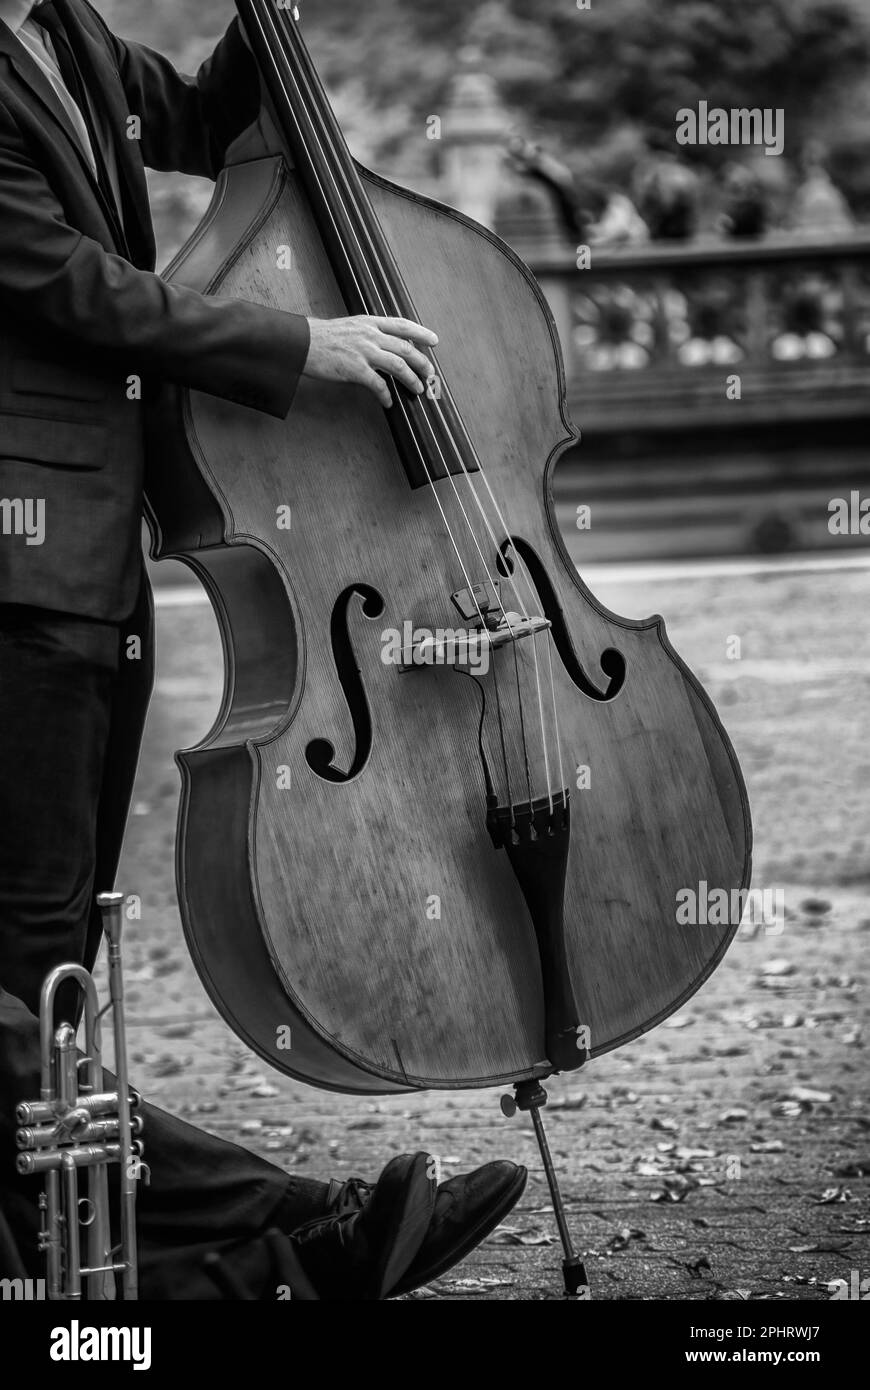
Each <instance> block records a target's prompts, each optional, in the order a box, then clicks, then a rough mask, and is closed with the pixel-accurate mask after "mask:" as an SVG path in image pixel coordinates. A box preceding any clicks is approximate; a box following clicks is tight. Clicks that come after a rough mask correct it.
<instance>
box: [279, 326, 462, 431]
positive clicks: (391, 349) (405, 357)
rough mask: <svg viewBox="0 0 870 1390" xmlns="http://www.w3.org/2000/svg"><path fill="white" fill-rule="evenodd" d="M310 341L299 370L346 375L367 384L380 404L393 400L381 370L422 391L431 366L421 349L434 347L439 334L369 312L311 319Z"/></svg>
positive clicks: (333, 377)
mask: <svg viewBox="0 0 870 1390" xmlns="http://www.w3.org/2000/svg"><path fill="white" fill-rule="evenodd" d="M308 324H309V327H310V329H311V345H310V347H309V349H308V356H307V358H306V359H305V366H304V367H303V368H302V375H303V376H312V377H317V378H318V379H319V380H320V381H350V382H355V383H356V384H357V385H359V386H367V387H368V389H369V390H370V391H372V392H374V394H375V395H376V396H377V398H378V400H379V401H380V403H381V405H382V406H384V407H385V408H386V407H389V406H391V405H392V403H393V402H392V397H391V396H390V392H389V388H388V387H387V383H386V382H385V381H384V378H383V376H382V375H381V373H386V375H387V376H392V377H395V379H396V381H400V382H401V383H402V385H403V386H406V387H407V388H408V390H409V391H413V392H414V394H415V395H420V394H421V393H422V392H423V391H424V390H425V384H424V383H425V382H426V381H427V380H428V379H429V377H430V376H431V375H432V372H433V370H434V369H433V366H432V363H431V362H430V360H429V358H428V357H427V356H426V355H425V354H424V353H422V352H421V351H420V350H419V347H418V346H415V345H416V344H419V345H420V346H422V347H434V346H435V344H436V343H437V342H438V338H437V335H436V334H435V333H433V332H432V331H431V329H429V328H423V327H422V326H421V325H420V324H419V323H413V322H412V321H411V320H410V319H382V318H373V317H370V316H369V315H367V314H359V315H355V316H354V317H353V318H345V319H309V320H308Z"/></svg>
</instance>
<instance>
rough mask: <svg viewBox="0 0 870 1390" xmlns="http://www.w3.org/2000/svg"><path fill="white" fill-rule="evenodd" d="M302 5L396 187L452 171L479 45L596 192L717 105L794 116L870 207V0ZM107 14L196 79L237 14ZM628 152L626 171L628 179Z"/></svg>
mask: <svg viewBox="0 0 870 1390" xmlns="http://www.w3.org/2000/svg"><path fill="white" fill-rule="evenodd" d="M300 4H301V9H302V21H303V29H304V33H305V36H306V39H307V42H308V44H309V47H310V48H311V50H312V53H313V56H314V59H315V62H316V63H317V65H318V68H319V70H320V72H321V74H322V76H323V78H324V81H325V82H326V85H327V88H328V90H329V92H330V94H331V96H332V97H333V99H334V102H335V105H336V108H337V110H338V112H339V114H340V117H341V120H342V123H343V125H344V128H345V130H346V132H347V134H348V137H349V140H350V143H351V147H352V149H353V150H354V153H355V154H357V155H358V157H360V158H362V159H364V161H365V162H366V163H370V164H374V165H375V166H376V167H379V168H380V169H381V170H383V171H384V172H386V173H392V174H393V175H394V176H398V177H402V176H404V177H407V178H411V179H413V178H415V177H417V176H418V175H421V174H422V173H423V172H424V171H426V170H428V171H429V173H430V175H431V173H432V172H433V171H434V169H435V167H436V164H437V141H431V140H427V138H426V137H427V127H426V121H427V117H429V116H430V115H433V114H434V115H437V114H439V107H440V105H441V104H442V103H443V101H444V98H445V94H446V92H447V89H448V85H449V83H450V79H451V77H452V76H453V74H454V72H455V71H456V67H457V55H458V53H459V51H460V49H461V48H462V46H463V45H464V44H467V43H469V42H473V43H474V44H476V45H477V46H478V47H479V48H480V49H481V51H482V52H483V54H484V55H485V61H486V64H487V68H488V71H489V72H490V73H491V74H492V75H493V76H494V77H495V79H496V80H497V82H498V84H499V89H500V91H501V94H502V96H503V99H504V101H505V104H506V105H507V107H508V108H510V109H511V110H512V111H514V112H515V113H516V116H517V121H518V128H519V129H520V130H521V131H522V132H523V133H524V134H526V135H529V136H532V137H533V138H534V139H535V140H537V141H539V142H540V143H541V144H542V145H544V147H545V148H546V149H548V150H549V151H550V152H551V153H552V154H554V155H555V156H556V157H558V158H561V159H563V160H564V161H565V162H567V163H568V164H569V165H570V166H571V168H572V169H573V170H574V172H575V174H577V175H579V176H580V178H581V181H582V180H584V179H588V178H591V179H592V180H594V181H596V182H597V181H599V178H600V174H601V172H602V171H605V172H607V173H608V175H609V179H610V180H611V181H612V183H613V184H614V185H619V186H622V187H623V188H627V187H628V186H629V185H628V179H629V177H630V171H631V165H632V162H634V163H636V160H637V157H642V155H643V151H644V149H645V148H648V147H649V145H650V144H652V145H656V144H660V143H661V142H662V141H663V140H664V141H667V140H672V139H673V135H674V130H675V124H676V112H677V110H678V109H680V108H681V107H684V106H689V107H695V106H696V105H697V104H698V102H699V101H701V100H705V101H707V102H708V103H709V104H710V105H711V106H724V107H726V108H730V107H732V106H749V107H753V106H762V107H782V108H783V109H784V110H785V142H786V143H785V157H786V160H787V161H788V162H790V163H792V164H795V165H796V164H797V161H798V160H799V158H800V155H801V151H802V149H803V147H804V146H805V145H806V143H807V141H808V140H809V139H810V138H816V139H820V140H821V141H822V143H823V145H824V146H825V147H826V148H827V149H828V150H829V151H830V154H831V167H832V168H836V169H837V170H838V171H839V170H840V169H845V170H846V171H847V172H848V174H850V175H851V177H852V178H853V180H854V182H855V185H856V187H859V188H860V194H861V196H860V197H859V203H861V204H864V205H866V202H867V200H868V199H870V176H868V173H867V170H868V167H870V145H868V132H870V83H868V81H867V77H868V68H870V0H667V3H666V4H663V3H662V0H591V7H590V8H589V9H588V10H587V9H579V8H578V7H577V5H576V3H574V0H439V3H437V4H408V0H377V3H376V4H373V5H360V4H359V0H300ZM96 5H97V8H98V9H100V10H101V11H102V13H103V14H104V15H105V16H106V18H107V20H108V21H109V23H110V24H111V25H112V26H113V27H114V28H115V29H116V31H117V32H118V33H120V34H122V35H128V36H129V37H131V38H137V39H139V40H141V41H144V42H146V43H149V44H150V45H151V46H152V47H155V48H158V49H161V50H162V51H164V52H166V53H168V54H169V55H170V56H172V57H173V58H174V59H175V60H176V62H178V63H179V65H180V66H182V67H183V68H184V69H186V70H188V71H189V70H191V69H193V68H195V67H196V65H197V63H198V62H199V61H201V59H202V58H203V57H204V56H205V55H206V54H207V53H208V51H209V49H210V48H211V47H212V46H213V44H214V42H215V40H216V38H217V37H218V35H219V34H220V33H221V31H222V30H223V28H224V27H225V25H226V23H227V22H228V20H229V19H230V17H231V16H232V14H233V12H234V9H235V6H234V5H233V3H232V0H214V3H212V4H210V5H208V6H203V5H202V4H201V0H149V3H148V5H147V7H146V6H144V5H143V4H142V3H141V0H96ZM508 133H509V132H508V131H506V132H505V135H506V137H507V135H508ZM841 147H842V148H843V149H844V151H848V153H847V154H844V156H843V157H840V156H839V154H838V151H839V149H840V148H841ZM631 151H633V152H634V154H635V159H634V161H632V159H631V158H630V157H629V154H630V152H631ZM614 152H618V153H619V160H618V163H620V164H621V165H623V166H624V172H621V173H616V172H615V171H614V167H613V163H612V158H613V154H614ZM682 153H683V155H684V156H685V157H686V158H687V159H688V160H689V161H690V162H694V163H696V164H699V165H706V166H707V168H708V169H709V170H710V171H711V176H713V175H714V174H715V176H719V175H721V173H722V171H723V170H724V167H725V163H726V160H725V159H723V155H724V153H725V152H724V151H723V150H722V149H721V147H718V146H710V145H706V146H705V145H699V146H689V147H686V148H685V149H684V150H683V151H682ZM768 162H770V163H773V162H774V161H768ZM776 162H778V161H776ZM846 192H847V194H848V195H849V196H850V198H851V196H852V194H851V191H850V189H849V188H847V189H846Z"/></svg>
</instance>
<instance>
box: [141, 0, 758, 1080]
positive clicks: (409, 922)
mask: <svg viewBox="0 0 870 1390" xmlns="http://www.w3.org/2000/svg"><path fill="white" fill-rule="evenodd" d="M237 10H238V12H239V16H240V19H241V22H242V24H243V25H244V28H245V31H246V34H247V37H248V40H249V44H250V47H251V49H252V52H253V54H254V56H255V58H256V61H257V64H258V66H259V70H260V74H261V78H262V91H263V108H262V113H261V119H260V120H259V121H258V123H257V125H256V127H252V128H251V131H250V132H248V135H247V137H246V138H245V139H243V141H242V142H241V148H240V152H239V153H238V154H237V155H234V157H233V159H232V160H231V161H230V162H229V164H228V166H227V167H226V168H225V169H224V171H223V172H222V174H221V176H220V178H219V180H218V183H217V186H216V190H215V196H214V200H213V202H212V205H211V207H210V208H209V211H208V212H207V214H206V216H205V218H204V220H203V222H202V223H201V225H200V226H199V228H198V229H197V231H196V232H195V234H194V236H193V237H192V239H191V240H190V241H189V243H188V244H187V246H186V247H185V248H184V249H183V250H182V251H181V252H180V253H179V255H178V257H177V258H176V260H175V261H174V263H173V265H172V266H171V267H170V269H169V271H168V272H167V278H168V279H169V280H170V281H171V282H174V283H180V284H184V285H189V286H193V287H194V288H196V289H198V290H200V291H202V292H203V293H206V294H212V295H219V296H234V297H237V298H241V299H248V300H253V301H255V302H258V303H261V304H265V305H268V306H270V307H272V308H280V309H286V310H292V311H294V312H296V313H301V314H305V315H309V316H316V317H319V318H328V317H331V316H334V315H344V314H371V315H386V316H402V317H405V318H409V319H413V320H416V321H418V322H420V323H425V324H428V325H431V326H432V327H433V328H434V329H435V330H436V331H437V333H438V334H439V344H438V346H437V349H433V351H432V353H431V358H432V376H431V378H430V381H429V383H428V386H427V389H426V391H425V393H424V394H422V395H420V396H413V395H412V394H411V393H410V392H408V391H406V390H404V388H402V387H400V386H398V385H397V384H395V383H394V400H393V405H392V407H391V408H390V409H388V410H385V409H384V408H383V407H382V406H381V405H380V404H379V403H378V402H377V400H375V399H374V398H373V397H372V396H371V394H370V393H369V392H367V391H366V390H365V389H364V388H362V387H356V386H353V387H350V386H347V385H341V384H339V385H333V384H330V383H324V382H321V381H315V380H312V379H309V378H307V377H303V378H302V379H301V381H300V384H299V387H298V390H297V393H296V396H295V399H294V403H293V406H292V409H291V411H290V413H289V416H288V418H287V419H286V420H285V421H279V420H275V419H273V418H271V417H267V416H265V415H263V414H261V413H258V412H256V411H254V410H251V409H247V408H245V407H242V406H238V405H233V404H230V403H228V402H225V401H222V400H219V399H217V398H214V397H211V396H208V395H205V394H201V393H197V392H195V391H186V390H179V389H174V388H173V389H170V390H168V391H167V392H166V395H165V397H164V399H163V401H162V403H161V407H160V410H159V412H158V416H157V421H156V425H155V429H156V432H157V436H158V445H159V450H158V452H159V455H160V464H159V467H157V468H152V482H151V484H150V485H149V497H148V503H149V510H150V516H151V521H152V528H153V537H154V540H153V553H154V554H155V556H156V557H158V558H161V557H167V556H170V557H174V558H177V559H180V560H182V561H184V563H185V564H186V565H188V566H189V567H190V568H191V569H192V570H193V571H194V573H195V574H196V575H197V576H198V578H199V579H200V580H201V582H202V584H203V585H204V586H205V589H206V591H207V593H208V595H209V598H210V600H211V603H212V605H213V608H214V612H215V614H216V616H217V621H218V625H219V629H220V633H221V639H222V644H223V652H224V660H225V685H224V692H223V698H222V702H221V707H220V711H219V714H218V717H217V719H216V722H215V724H214V727H213V728H212V729H211V731H210V732H209V733H208V734H207V736H206V737H205V738H204V739H203V740H202V742H200V743H199V744H198V745H197V746H196V747H194V748H191V749H188V750H186V751H183V752H181V753H179V754H178V762H179V766H180V769H181V775H182V796H181V806H180V817H179V826H178V839H177V883H178V897H179V904H180V911H181V916H182V921H183V926H184V931H185V934H186V939H187V942H188V945H189V949H190V951H191V954H192V956H193V959H194V961H195V964H196V967H197V969H198V971H199V974H200V976H201V978H202V981H203V983H204V985H205V988H206V989H207V991H208V993H209V995H210V996H211V998H212V1000H213V1001H214V1003H215V1005H216V1006H217V1008H218V1010H219V1011H220V1013H221V1014H222V1015H223V1017H224V1018H225V1020H226V1021H227V1023H228V1024H229V1025H230V1027H231V1028H232V1029H233V1030H234V1031H235V1032H236V1033H237V1034H238V1035H239V1036H240V1037H241V1038H242V1039H243V1040H244V1041H245V1042H246V1043H247V1044H248V1045H249V1046H250V1047H251V1048H253V1049H254V1051H255V1052H257V1053H258V1054H259V1055H260V1056H261V1057H262V1058H264V1059H265V1060H266V1061H268V1062H269V1063H271V1064H272V1065H273V1066H274V1067H277V1068H278V1069H279V1070H280V1071H282V1072H284V1073H286V1074H288V1075H289V1076H292V1077H295V1078H297V1079H298V1080H301V1081H305V1082H308V1083H310V1084H312V1085H315V1086H318V1087H323V1088H326V1089H329V1090H333V1091H337V1092H346V1093H357V1094H368V1095H378V1094H396V1093H400V1092H408V1091H412V1090H416V1089H420V1088H444V1089H456V1088H467V1087H486V1086H494V1085H499V1084H504V1083H513V1084H515V1085H516V1084H525V1083H529V1084H536V1083H538V1082H540V1081H541V1080H542V1079H544V1078H546V1077H547V1076H549V1075H551V1074H553V1073H556V1072H565V1071H571V1070H573V1069H575V1068H576V1067H578V1066H580V1065H581V1064H582V1063H583V1062H584V1061H586V1059H587V1058H589V1057H598V1056H600V1055H602V1054H603V1053H606V1052H607V1051H609V1050H610V1049H612V1048H616V1047H619V1046H620V1045H622V1044H623V1043H626V1042H628V1041H629V1040H630V1039H632V1038H636V1037H637V1036H638V1035H639V1034H641V1033H643V1032H644V1031H645V1030H647V1029H649V1028H652V1027H653V1026H654V1025H655V1024H657V1023H659V1022H661V1021H662V1020H663V1019H665V1018H666V1017H667V1016H668V1015H669V1014H671V1013H672V1012H673V1011H674V1010H675V1009H677V1008H679V1007H680V1005H682V1004H683V1003H684V1002H685V1001H686V1000H687V999H688V998H689V997H690V996H691V995H692V994H693V993H694V992H695V991H696V990H697V989H698V988H699V986H700V985H701V984H702V983H703V982H704V980H706V978H707V977H708V976H709V974H710V973H711V971H712V970H713V969H714V968H715V966H716V965H717V963H718V962H719V961H720V960H721V958H722V956H723V953H724V952H725V950H726V948H727V946H728V944H729V942H730V941H731V938H732V936H733V935H734V933H735V931H736V930H737V927H738V925H739V923H738V921H736V920H729V921H726V922H724V923H722V924H720V925H714V924H705V925H700V924H692V923H687V922H683V921H680V920H678V918H679V914H678V912H677V903H678V901H679V898H678V895H679V894H681V893H685V891H686V890H691V889H695V890H696V891H697V890H699V889H701V890H702V889H703V886H704V885H707V886H708V887H709V890H710V891H712V890H713V889H725V890H726V891H727V892H728V893H729V894H731V893H732V890H741V889H746V888H747V886H748V883H749V873H750V840H751V831H750V818H749V808H748V802H747V797H746V792H745V788H744V784H743V780H742V777H741V773H740V769H739V766H738V763H737V760H736V757H735V754H734V751H733V749H732V746H731V744H730V742H729V740H728V737H727V735H726V733H725V731H724V729H723V727H722V725H721V723H720V721H719V719H718V717H717V715H716V712H715V710H714V708H713V705H712V704H711V701H710V699H709V698H708V696H707V695H706V693H705V691H704V690H703V689H702V687H701V685H700V683H699V681H698V680H697V679H696V678H695V676H694V675H693V674H692V673H691V672H690V671H689V669H688V668H687V667H686V665H685V664H684V663H683V661H682V660H681V659H680V658H679V656H678V655H677V653H676V652H675V651H674V649H673V648H672V646H671V645H670V643H669V641H668V638H667V636H666V633H665V627H664V623H663V621H662V619H661V618H660V617H658V616H654V617H651V618H649V619H647V620H644V621H633V620H627V619H625V618H621V617H618V616H617V615H616V614H614V613H611V612H609V611H608V610H607V609H606V608H604V607H603V606H602V605H601V604H600V603H599V602H598V601H597V600H596V599H595V597H594V596H593V595H592V593H591V592H590V591H589V589H588V588H587V587H586V586H585V584H584V583H583V580H582V578H581V577H580V576H579V575H578V573H577V571H576V569H575V567H574V566H573V565H572V564H571V563H570V561H569V558H568V554H567V551H566V549H565V546H564V544H563V541H562V538H561V536H560V534H559V530H558V527H557V525H556V520H555V516H554V508H553V497H552V480H553V471H554V468H555V466H556V462H557V459H558V457H559V455H560V453H561V452H562V451H563V450H564V449H565V448H566V447H567V446H568V445H570V444H571V443H573V442H574V441H575V440H576V439H577V437H578V436H577V432H576V430H575V429H574V427H573V425H572V424H571V422H570V420H569V418H568V414H567V410H566V383H565V374H564V369H563V364H562V358H561V354H560V346H559V341H558V337H557V333H556V329H555V325H554V321H553V317H552V315H551V313H550V311H549V309H548V307H547V304H546V302H545V300H544V298H543V295H542V293H541V290H540V288H539V287H538V285H537V283H536V281H535V279H534V278H533V276H532V274H531V273H530V271H529V270H528V269H527V268H526V266H525V265H524V264H523V263H522V262H521V261H520V260H519V258H518V257H517V256H516V255H515V254H514V252H513V251H512V250H511V249H510V248H509V247H508V246H507V245H506V244H505V243H504V242H503V241H502V240H500V239H499V238H498V236H496V235H495V234H494V233H493V232H492V231H491V230H489V229H488V228H487V227H484V226H481V225H478V224H476V223H475V222H473V221H471V220H470V219H469V218H468V217H465V216H463V215H462V214H461V213H460V212H458V211H456V210H455V209H453V208H451V207H447V206H444V205H442V204H440V203H438V202H436V201H433V200H432V199H431V198H428V197H422V196H420V195H419V194H418V193H416V192H413V191H411V190H409V189H406V188H403V187H399V186H397V185H396V184H394V183H391V182H389V181H388V180H387V179H385V178H382V177H381V176H380V175H378V174H375V173H372V172H370V171H369V170H367V169H365V168H363V167H361V166H360V165H359V164H358V163H357V162H356V161H355V160H354V159H353V158H352V157H351V155H350V153H349V150H348V147H347V145H346V143H345V140H344V138H343V136H342V132H341V129H340V127H339V125H338V122H337V120H336V118H335V115H334V114H333V112H332V110H331V108H330V105H329V103H328V100H327V97H326V95H325V91H324V88H323V86H322V84H321V82H320V80H319V78H318V75H317V72H316V70H315V67H314V64H313V62H312V60H311V57H310V55H309V53H308V50H307V48H306V46H305V43H304V41H303V38H302V34H301V27H300V24H299V22H298V13H297V12H294V11H292V10H291V9H289V8H286V7H283V6H282V7H279V6H278V5H277V4H276V3H275V0H238V3H237ZM279 249H280V250H282V251H284V252H285V253H286V252H288V250H289V254H284V255H283V256H281V255H278V254H276V253H277V252H278V251H279Z"/></svg>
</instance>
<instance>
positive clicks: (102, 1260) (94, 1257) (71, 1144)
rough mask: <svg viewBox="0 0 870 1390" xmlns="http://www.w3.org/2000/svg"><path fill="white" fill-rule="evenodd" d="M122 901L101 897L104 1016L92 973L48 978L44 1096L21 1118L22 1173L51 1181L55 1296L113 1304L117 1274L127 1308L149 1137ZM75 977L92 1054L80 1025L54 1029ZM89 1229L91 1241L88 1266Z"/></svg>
mask: <svg viewBox="0 0 870 1390" xmlns="http://www.w3.org/2000/svg"><path fill="white" fill-rule="evenodd" d="M123 901H124V898H123V894H121V893H101V894H100V895H99V897H98V898H97V903H98V905H99V908H100V911H101V913H102V919H103V934H104V936H105V939H106V944H107V951H108V965H109V1002H108V1004H106V1005H105V1006H104V1008H103V1009H100V1008H99V1005H98V1000H97V990H96V986H95V984H94V982H93V980H92V978H91V976H90V974H89V973H88V971H87V970H85V969H84V967H83V966H81V965H74V964H71V965H60V966H57V967H56V969H54V970H52V971H50V972H49V974H48V975H47V976H46V979H45V981H44V983H43V986H42V992H41V995H40V1006H39V1037H40V1052H41V1081H40V1095H39V1099H38V1100H29V1101H28V1100H25V1101H22V1102H21V1103H20V1104H19V1105H18V1106H17V1108H16V1112H15V1115H16V1120H17V1122H18V1126H19V1128H18V1133H17V1142H18V1147H19V1149H20V1150H21V1152H20V1153H19V1155H18V1159H17V1168H18V1171H19V1173H23V1174H33V1175H38V1174H42V1175H44V1178H45V1187H44V1190H43V1192H42V1195H41V1196H40V1199H39V1205H40V1208H41V1211H42V1230H41V1233H40V1249H41V1250H42V1252H43V1253H44V1255H45V1257H46V1264H47V1279H46V1283H47V1292H48V1297H49V1298H50V1299H73V1300H74V1299H80V1298H82V1297H83V1296H85V1297H87V1298H88V1299H91V1300H93V1299H96V1300H104V1299H112V1298H114V1297H115V1296H116V1285H115V1276H116V1275H118V1276H120V1280H121V1290H122V1295H123V1298H124V1300H125V1302H128V1301H130V1300H132V1299H136V1298H137V1297H138V1260H137V1252H136V1181H137V1178H138V1173H139V1170H140V1164H141V1154H142V1144H141V1141H140V1140H139V1139H138V1138H137V1137H136V1136H138V1135H139V1134H140V1133H141V1130H142V1119H141V1116H139V1115H134V1114H132V1111H133V1110H134V1109H135V1107H136V1106H137V1105H138V1103H139V1098H138V1096H137V1095H136V1094H135V1092H134V1093H133V1094H132V1095H131V1092H130V1085H129V1080H128V1075H127V1041H126V1027H125V1019H124V982H123V971H122V966H121V928H122V913H121V908H122V905H123ZM68 980H73V981H75V982H76V984H77V985H78V986H79V989H80V990H81V993H82V996H83V999H84V1020H85V1052H84V1056H83V1057H79V1056H78V1053H77V1051H76V1045H75V1029H74V1028H73V1026H72V1024H70V1023H67V1022H62V1023H60V1024H58V1025H57V1026H55V1024H54V1011H55V1000H56V997H57V992H58V990H59V988H60V986H61V985H62V984H64V983H65V982H66V981H68ZM108 1009H111V1011H112V1029H113V1033H114V1040H115V1070H116V1074H117V1085H116V1089H115V1090H114V1091H109V1090H106V1087H105V1082H104V1077H103V1062H102V1047H101V1038H100V1020H101V1016H102V1014H103V1013H105V1012H106V1010H108ZM83 1072H84V1079H83V1078H82V1073H83ZM116 1166H117V1168H118V1173H119V1191H120V1201H119V1209H120V1240H119V1242H118V1243H117V1244H113V1240H112V1233H111V1218H110V1210H109V1186H108V1170H109V1168H110V1167H116ZM79 1169H86V1170H87V1171H86V1175H85V1181H86V1185H87V1196H85V1197H83V1196H81V1195H80V1194H79V1182H80V1179H79ZM82 1208H84V1210H85V1213H86V1214H85V1216H84V1218H83V1217H82V1215H81V1211H82ZM80 1227H82V1228H84V1230H85V1234H86V1242H85V1243H86V1249H87V1259H86V1263H85V1262H83V1257H82V1240H81V1232H80Z"/></svg>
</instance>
